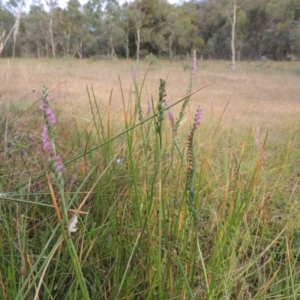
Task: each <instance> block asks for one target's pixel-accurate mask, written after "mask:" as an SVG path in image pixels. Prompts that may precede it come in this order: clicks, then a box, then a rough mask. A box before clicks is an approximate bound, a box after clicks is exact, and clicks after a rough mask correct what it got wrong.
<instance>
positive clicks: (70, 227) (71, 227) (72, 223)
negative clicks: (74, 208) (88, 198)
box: [68, 216, 78, 232]
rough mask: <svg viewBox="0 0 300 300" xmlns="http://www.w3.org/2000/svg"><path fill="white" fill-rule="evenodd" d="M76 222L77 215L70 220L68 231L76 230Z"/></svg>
mask: <svg viewBox="0 0 300 300" xmlns="http://www.w3.org/2000/svg"><path fill="white" fill-rule="evenodd" d="M77 223H78V217H77V216H75V217H74V218H73V220H72V222H71V224H70V225H69V228H68V229H69V232H76V231H77V229H78V228H77V226H76V225H77Z"/></svg>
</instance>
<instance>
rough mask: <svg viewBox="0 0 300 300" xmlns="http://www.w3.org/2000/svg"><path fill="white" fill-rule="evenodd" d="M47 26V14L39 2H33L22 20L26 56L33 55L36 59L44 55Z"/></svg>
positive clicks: (38, 0)
mask: <svg viewBox="0 0 300 300" xmlns="http://www.w3.org/2000/svg"><path fill="white" fill-rule="evenodd" d="M47 25H48V24H47V13H46V11H45V10H44V8H43V5H42V2H41V0H34V1H33V2H32V4H31V6H30V11H29V13H28V14H27V16H26V18H25V19H24V29H25V36H24V38H26V40H25V41H24V44H25V45H26V51H27V53H28V55H33V53H35V54H36V56H37V57H38V58H40V57H41V56H43V55H46V48H47V46H46V44H47V39H46V35H47V31H48V26H47Z"/></svg>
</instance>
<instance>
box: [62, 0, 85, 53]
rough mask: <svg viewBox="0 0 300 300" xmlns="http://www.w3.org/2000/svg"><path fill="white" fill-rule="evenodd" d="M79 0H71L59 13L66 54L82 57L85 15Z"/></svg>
mask: <svg viewBox="0 0 300 300" xmlns="http://www.w3.org/2000/svg"><path fill="white" fill-rule="evenodd" d="M81 8H82V7H81V4H80V2H79V1H78V0H69V1H68V3H67V7H66V9H65V10H63V11H62V13H61V14H60V15H59V16H60V20H59V27H60V30H61V31H62V32H63V41H62V47H63V51H64V54H65V55H72V56H75V55H76V54H77V55H78V56H79V57H82V45H83V35H84V33H83V26H84V23H83V22H84V15H83V12H82V10H81Z"/></svg>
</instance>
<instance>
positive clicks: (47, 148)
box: [42, 125, 53, 153]
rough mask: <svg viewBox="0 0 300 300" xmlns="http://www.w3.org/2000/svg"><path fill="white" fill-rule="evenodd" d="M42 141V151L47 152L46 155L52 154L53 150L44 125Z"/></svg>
mask: <svg viewBox="0 0 300 300" xmlns="http://www.w3.org/2000/svg"><path fill="white" fill-rule="evenodd" d="M42 141H43V146H44V150H45V151H47V152H48V153H53V149H52V145H51V143H50V141H49V136H48V130H47V126H46V125H44V126H43V129H42Z"/></svg>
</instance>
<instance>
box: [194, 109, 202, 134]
mask: <svg viewBox="0 0 300 300" xmlns="http://www.w3.org/2000/svg"><path fill="white" fill-rule="evenodd" d="M203 111H204V109H203V108H201V107H199V108H198V109H197V112H196V115H195V119H194V124H193V128H194V129H196V127H197V126H198V125H199V124H200V123H201V121H202V117H203Z"/></svg>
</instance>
